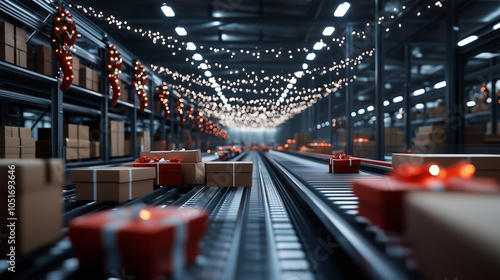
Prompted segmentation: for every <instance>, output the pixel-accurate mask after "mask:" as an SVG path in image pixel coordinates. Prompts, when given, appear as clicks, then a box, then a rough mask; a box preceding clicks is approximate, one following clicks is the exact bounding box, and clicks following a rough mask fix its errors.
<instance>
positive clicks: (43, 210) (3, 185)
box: [0, 159, 64, 257]
mask: <svg viewBox="0 0 500 280" xmlns="http://www.w3.org/2000/svg"><path fill="white" fill-rule="evenodd" d="M9 165H10V166H12V165H13V166H15V173H14V174H15V177H16V178H15V181H16V188H15V199H16V207H15V213H16V216H15V217H16V218H17V221H15V223H16V229H15V232H16V244H15V246H16V257H17V255H23V254H27V253H30V252H32V251H34V250H36V249H38V248H40V247H42V246H44V245H46V244H48V243H50V242H52V241H54V240H56V239H57V238H59V237H60V236H61V229H62V204H61V188H62V186H63V184H64V165H63V163H62V161H61V160H55V159H49V160H42V159H22V160H19V159H18V160H15V159H8V160H4V159H2V160H0V173H1V174H8V172H9V170H11V169H9ZM6 176H7V175H6ZM0 190H2V191H1V193H0V199H1V200H2V201H5V204H2V205H4V206H5V209H4V210H5V211H0V219H2V221H7V218H8V217H7V214H8V212H7V199H8V195H9V193H8V180H7V179H6V180H1V181H0ZM5 225H6V224H5ZM8 230H9V229H8V228H7V227H6V226H2V227H0V235H5V236H8V235H9V231H8ZM7 245H8V246H10V245H9V244H7V242H0V248H1V250H0V252H1V254H2V255H3V256H5V255H6V254H7V253H8V251H7V248H6V247H7Z"/></svg>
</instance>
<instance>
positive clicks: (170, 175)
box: [134, 162, 182, 186]
mask: <svg viewBox="0 0 500 280" xmlns="http://www.w3.org/2000/svg"><path fill="white" fill-rule="evenodd" d="M134 167H153V168H154V169H155V172H156V179H155V180H154V184H155V185H158V186H175V185H181V184H182V174H181V172H182V163H176V162H161V163H160V162H154V163H136V164H134Z"/></svg>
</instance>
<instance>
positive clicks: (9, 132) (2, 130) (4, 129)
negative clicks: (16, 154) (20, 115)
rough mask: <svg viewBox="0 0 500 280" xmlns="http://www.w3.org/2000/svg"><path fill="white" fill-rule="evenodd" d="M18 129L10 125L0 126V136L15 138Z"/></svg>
mask: <svg viewBox="0 0 500 280" xmlns="http://www.w3.org/2000/svg"><path fill="white" fill-rule="evenodd" d="M17 137H19V134H18V130H17V129H14V128H13V127H12V126H0V138H17Z"/></svg>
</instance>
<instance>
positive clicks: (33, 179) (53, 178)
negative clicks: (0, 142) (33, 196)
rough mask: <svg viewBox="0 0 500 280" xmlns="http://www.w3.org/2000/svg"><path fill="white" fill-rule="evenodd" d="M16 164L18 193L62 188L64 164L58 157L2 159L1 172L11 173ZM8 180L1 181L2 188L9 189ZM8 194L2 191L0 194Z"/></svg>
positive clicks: (0, 162)
mask: <svg viewBox="0 0 500 280" xmlns="http://www.w3.org/2000/svg"><path fill="white" fill-rule="evenodd" d="M9 166H15V173H14V176H15V181H16V193H17V194H19V193H23V192H33V191H39V190H43V189H44V188H61V187H62V186H63V182H64V165H63V163H62V161H61V160H58V159H47V160H45V159H0V172H1V174H9V173H8V172H9V170H11V169H10V168H9ZM7 185H8V180H2V181H1V182H0V189H3V190H7ZM2 195H7V191H5V193H3V192H2V194H0V196H2Z"/></svg>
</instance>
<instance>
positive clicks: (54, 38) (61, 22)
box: [50, 7, 77, 92]
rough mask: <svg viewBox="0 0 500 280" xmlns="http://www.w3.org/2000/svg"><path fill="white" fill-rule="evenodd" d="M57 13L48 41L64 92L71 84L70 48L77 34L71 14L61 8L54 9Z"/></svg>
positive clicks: (71, 57)
mask: <svg viewBox="0 0 500 280" xmlns="http://www.w3.org/2000/svg"><path fill="white" fill-rule="evenodd" d="M56 9H57V12H56V13H54V15H53V16H52V31H51V32H50V40H51V45H52V49H53V50H54V54H55V56H56V58H57V61H58V62H59V66H60V67H61V70H62V73H63V78H62V82H61V85H60V87H59V88H60V89H61V90H62V91H63V92H65V91H67V90H68V89H69V87H70V86H71V83H72V82H73V78H74V75H73V56H72V55H71V51H70V50H71V48H72V47H73V45H74V44H75V41H76V37H77V32H76V23H75V21H74V20H73V18H72V16H71V14H70V13H69V12H68V11H65V10H64V9H63V8H62V7H56Z"/></svg>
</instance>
